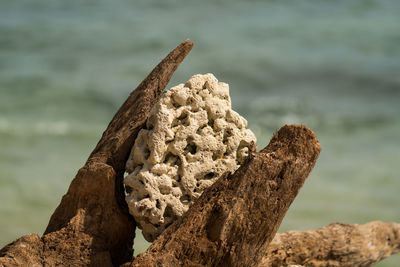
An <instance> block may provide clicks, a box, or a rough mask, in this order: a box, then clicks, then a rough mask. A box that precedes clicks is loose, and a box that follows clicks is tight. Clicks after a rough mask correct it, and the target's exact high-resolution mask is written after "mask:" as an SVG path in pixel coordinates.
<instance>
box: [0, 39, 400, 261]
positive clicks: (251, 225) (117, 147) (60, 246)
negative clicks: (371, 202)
mask: <svg viewBox="0 0 400 267" xmlns="http://www.w3.org/2000/svg"><path fill="white" fill-rule="evenodd" d="M192 46H193V44H192V43H190V42H188V41H185V42H183V43H182V44H180V45H179V46H178V47H177V48H176V49H174V50H173V51H172V52H171V53H170V54H169V55H168V56H167V57H166V58H165V59H164V60H163V61H162V62H161V63H160V64H159V65H158V66H157V67H156V68H155V69H154V70H153V71H152V72H151V73H150V74H149V76H148V77H147V78H146V79H145V80H144V81H143V82H142V83H141V84H140V85H139V86H138V87H137V89H136V90H135V91H134V92H133V93H132V94H131V95H130V96H129V98H128V99H127V100H126V101H125V103H124V104H123V105H122V106H121V108H120V109H119V111H118V112H117V113H116V115H115V116H114V118H113V119H112V121H111V123H110V124H109V126H108V128H107V130H106V131H105V132H104V134H103V136H102V138H101V140H100V141H99V143H98V144H97V146H96V148H95V149H94V151H93V152H92V153H91V155H90V157H89V159H88V160H87V162H86V164H85V166H84V167H82V168H81V169H80V170H79V171H78V173H77V175H76V177H75V179H74V180H73V181H72V183H71V185H70V188H69V189H68V192H67V194H66V195H65V196H64V197H63V199H62V201H61V203H60V205H59V206H58V207H57V209H56V210H55V212H54V214H53V215H52V217H51V219H50V222H49V224H48V226H47V229H46V231H45V233H44V235H43V236H42V237H39V236H38V235H36V234H30V235H26V236H23V237H21V238H19V239H17V240H16V241H15V242H13V243H11V244H9V245H7V246H6V247H4V248H3V249H1V250H0V266H42V265H46V266H56V265H68V266H88V265H90V266H112V265H114V266H118V265H120V264H123V263H124V264H123V265H124V266H160V265H161V266H180V265H185V266H257V265H259V264H260V263H261V264H263V266H280V265H284V266H285V265H288V264H304V265H305V266H353V265H358V264H359V266H368V264H372V263H373V262H376V261H378V260H380V259H382V258H383V257H386V256H388V255H389V254H390V253H395V252H398V251H399V248H400V246H399V232H398V225H389V224H377V223H375V224H371V225H366V226H345V225H340V224H334V225H331V226H328V227H326V228H322V229H318V230H315V231H308V232H289V233H286V234H279V235H276V236H275V233H276V231H277V229H278V227H279V225H280V223H281V221H282V219H283V217H284V216H285V213H286V211H287V210H288V208H289V206H290V204H291V203H292V201H293V200H294V198H295V197H296V195H297V193H298V192H299V190H300V188H301V186H302V185H303V183H304V181H305V179H306V178H307V176H308V174H309V173H310V171H311V169H312V168H313V166H314V164H315V162H316V160H317V157H318V155H319V152H320V146H319V143H318V140H317V139H316V137H315V134H314V133H313V132H312V131H311V130H309V129H308V128H307V127H305V126H299V125H297V126H296V125H292V126H284V127H282V128H281V129H280V130H279V131H278V132H277V133H276V134H275V135H274V137H273V138H272V140H271V142H270V144H269V145H268V146H267V147H266V148H265V149H263V150H262V151H260V152H258V153H257V152H255V146H254V144H253V145H252V146H251V147H250V150H251V153H250V156H249V159H248V160H247V162H246V163H245V164H243V165H242V166H241V167H240V168H239V169H238V170H237V171H236V172H235V173H234V174H231V175H229V174H225V175H222V176H221V177H220V178H219V179H218V180H217V182H216V183H215V184H214V185H212V186H211V187H210V188H208V189H207V190H206V191H205V192H204V193H203V194H202V196H201V197H200V198H199V199H198V200H197V201H195V203H194V204H193V205H192V207H191V208H190V209H189V210H188V212H186V213H185V214H184V215H183V217H182V218H180V219H179V220H177V221H176V222H175V223H173V224H172V225H171V226H170V227H169V228H167V229H166V230H165V231H164V233H163V234H162V235H161V236H160V237H159V238H158V239H157V240H156V241H155V242H154V243H153V244H152V245H151V246H150V248H149V249H148V250H147V251H146V252H145V253H143V254H141V255H140V256H138V257H137V258H136V259H134V260H132V254H133V249H132V246H133V239H134V232H135V228H136V225H135V222H134V220H133V218H132V217H131V216H130V215H129V214H128V209H127V205H126V203H125V201H124V191H123V185H122V178H123V174H124V171H125V162H126V159H127V157H128V154H129V151H130V149H131V147H132V145H133V142H134V140H135V138H136V136H137V134H138V132H139V130H140V129H141V128H142V127H143V125H144V123H145V121H146V119H147V117H148V113H149V111H150V109H151V108H152V106H153V105H154V103H156V102H157V100H158V99H159V96H160V94H161V92H162V90H163V89H164V87H165V86H166V84H167V83H168V81H169V79H170V78H171V76H172V74H173V72H174V71H175V69H176V68H177V67H178V65H179V64H180V63H181V61H182V60H183V59H184V57H185V56H186V55H187V54H188V53H189V51H190V50H191V48H192ZM391 227H394V228H393V229H395V228H396V229H397V230H396V231H394V230H393V229H392V228H391ZM392 230H393V231H392ZM274 236H275V239H274V240H273V238H274ZM349 237H351V238H352V239H351V240H350V239H349ZM388 237H389V238H390V240H389V239H388ZM353 238H354V240H353ZM385 238H386V239H385ZM370 239H372V240H374V242H375V243H374V244H375V246H376V247H375V248H374V249H371V247H370V246H369V245H370V244H369V243H367V240H370ZM272 240H273V241H272ZM385 240H386V243H385ZM271 241H272V242H271ZM345 241H346V242H345ZM388 244H389V245H388ZM338 246H340V247H338ZM389 247H390V248H389ZM367 248H368V249H370V250H368V251H367ZM318 249H320V250H318ZM368 253H371V255H368ZM265 255H267V256H265ZM357 260H358V261H357ZM347 262H351V263H349V264H347ZM364 262H365V265H363V264H364ZM312 264H314V265H312ZM335 264H336V265H335ZM337 264H339V265H337ZM346 264H347V265H346Z"/></svg>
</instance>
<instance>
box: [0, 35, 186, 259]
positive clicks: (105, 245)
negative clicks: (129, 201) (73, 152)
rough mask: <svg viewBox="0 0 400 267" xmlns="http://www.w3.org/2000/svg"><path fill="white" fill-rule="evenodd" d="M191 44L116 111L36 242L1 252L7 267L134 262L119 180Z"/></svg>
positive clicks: (23, 241) (25, 240)
mask: <svg viewBox="0 0 400 267" xmlns="http://www.w3.org/2000/svg"><path fill="white" fill-rule="evenodd" d="M192 47H193V43H191V42H189V41H185V42H183V43H182V44H180V45H179V46H178V47H177V48H175V49H174V50H173V51H172V52H171V53H170V54H169V55H168V56H167V57H166V58H165V59H164V60H163V61H161V63H160V64H159V65H158V66H156V67H155V69H154V70H153V71H152V72H151V73H150V74H149V76H148V77H147V78H146V79H145V80H144V81H143V82H142V83H141V84H140V85H139V86H138V87H137V88H136V90H135V91H133V93H131V95H130V96H129V97H128V99H127V100H126V101H125V103H124V104H123V105H122V106H121V108H120V109H119V110H118V112H117V113H116V115H115V116H114V118H113V119H112V121H111V123H110V124H109V126H108V128H107V129H106V131H105V132H104V134H103V136H102V138H101V139H100V141H99V143H98V144H97V146H96V148H95V149H94V151H93V152H92V154H91V155H90V157H89V159H88V160H87V162H86V164H85V166H84V167H82V168H81V169H80V170H79V172H78V173H77V175H76V177H75V179H74V180H73V181H72V183H71V185H70V187H69V189H68V192H67V194H66V195H65V196H64V197H63V198H62V200H61V203H60V205H59V206H58V207H57V209H56V210H55V212H54V214H53V215H52V216H51V219H50V222H49V225H48V226H47V229H46V231H45V233H44V236H43V237H42V238H40V237H39V236H38V235H36V234H31V235H27V236H23V237H21V238H20V239H18V240H16V241H15V242H14V243H11V244H9V245H7V246H6V247H4V248H3V249H2V250H1V251H0V265H2V264H4V265H5V266H21V265H22V266H42V265H48V266H54V265H68V266H82V265H83V266H84V265H94V266H112V265H113V264H114V265H119V264H120V263H122V262H126V261H128V260H130V259H131V258H132V254H133V250H132V246H133V238H134V237H135V227H136V225H135V222H134V220H133V218H132V217H131V216H130V215H129V213H128V208H127V205H126V203H125V201H124V193H123V185H122V178H123V173H124V171H125V162H126V160H127V158H128V154H129V152H130V148H131V147H132V146H133V142H134V140H135V138H136V136H137V134H138V132H139V130H140V129H141V128H142V126H143V125H144V123H145V121H146V120H147V117H148V114H149V111H150V109H151V108H152V106H153V105H154V103H156V102H157V101H158V99H159V96H160V94H161V92H162V91H163V89H164V88H165V86H166V85H167V83H168V81H169V80H170V78H171V77H172V74H173V73H174V71H175V70H176V68H177V67H178V66H179V64H180V63H181V62H182V60H183V59H184V58H185V56H186V55H187V54H188V53H189V51H190V50H191V48H192Z"/></svg>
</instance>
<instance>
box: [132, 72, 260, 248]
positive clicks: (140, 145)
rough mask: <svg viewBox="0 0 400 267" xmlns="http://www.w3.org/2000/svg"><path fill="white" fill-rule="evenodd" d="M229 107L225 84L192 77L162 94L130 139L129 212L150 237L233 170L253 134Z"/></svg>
mask: <svg viewBox="0 0 400 267" xmlns="http://www.w3.org/2000/svg"><path fill="white" fill-rule="evenodd" d="M246 127H247V121H246V120H245V119H244V118H243V117H241V116H240V115H239V114H238V113H236V112H235V111H233V110H232V109H231V100H230V97H229V86H228V85H227V84H225V83H221V82H218V80H217V79H216V78H215V77H214V75H212V74H205V75H194V76H193V77H191V78H190V80H189V81H188V82H187V83H186V84H180V85H178V86H175V87H173V88H171V89H170V90H169V91H167V92H165V93H164V94H163V95H162V96H161V99H160V101H159V102H158V103H157V104H156V105H155V106H154V107H153V109H152V110H151V112H150V116H149V118H148V120H147V123H146V128H144V129H142V130H141V131H140V132H139V134H138V137H137V138H136V140H135V144H134V146H133V148H132V151H131V155H130V157H129V160H128V162H127V164H126V169H127V172H128V174H129V175H128V176H127V177H126V178H125V180H124V183H125V186H126V189H127V193H128V195H127V197H126V201H127V203H128V206H129V211H130V213H131V214H132V215H133V216H134V218H135V220H136V222H137V223H138V224H139V226H140V228H141V229H142V230H143V235H144V237H145V238H146V239H147V240H148V241H153V240H154V239H155V238H157V236H158V235H159V234H160V233H161V232H162V231H163V230H164V229H165V228H166V227H167V226H169V225H170V224H171V223H172V222H173V221H174V220H176V219H177V218H178V217H180V216H182V214H183V213H184V212H185V211H186V210H187V209H188V208H189V206H190V204H191V203H192V201H193V200H194V199H196V198H198V197H199V196H200V195H201V193H202V192H203V191H204V189H205V188H207V187H209V186H210V185H212V184H213V183H214V182H215V181H216V179H217V178H218V177H219V176H220V175H221V174H223V173H224V172H227V171H229V172H234V171H235V170H236V169H237V168H239V166H240V164H241V163H243V162H244V160H245V159H246V158H247V155H248V146H249V144H250V143H251V142H252V141H255V140H256V138H255V136H254V134H253V133H252V132H251V131H250V130H249V129H246Z"/></svg>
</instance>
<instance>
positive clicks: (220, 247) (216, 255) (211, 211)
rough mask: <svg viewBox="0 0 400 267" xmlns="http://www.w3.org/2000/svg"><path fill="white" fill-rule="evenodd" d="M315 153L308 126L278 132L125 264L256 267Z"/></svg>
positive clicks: (316, 152)
mask: <svg viewBox="0 0 400 267" xmlns="http://www.w3.org/2000/svg"><path fill="white" fill-rule="evenodd" d="M319 152H320V145H319V143H318V140H317V139H316V137H315V134H314V133H313V132H312V131H311V130H309V129H308V128H307V127H305V126H284V127H282V128H281V129H280V130H279V131H278V132H277V133H276V134H275V135H274V137H273V138H272V139H271V142H270V144H269V145H268V146H267V147H266V148H265V149H263V150H262V151H261V152H259V153H255V152H252V154H251V155H250V158H249V159H248V161H247V162H246V163H245V164H243V165H242V166H241V167H240V168H239V169H238V170H237V171H236V172H235V173H234V174H233V175H228V174H226V175H223V176H221V177H220V178H219V179H218V180H217V182H216V183H214V184H213V185H212V186H211V187H210V188H208V189H207V190H206V191H204V192H203V194H202V195H201V197H200V198H199V199H198V200H197V201H196V202H195V203H194V204H193V205H192V206H191V207H190V208H189V210H188V211H187V212H186V213H185V214H184V215H183V217H182V218H181V219H180V220H178V221H176V222H175V223H173V224H172V225H171V226H170V227H169V228H167V229H166V230H165V231H164V232H163V233H162V234H161V236H159V237H158V238H157V239H156V241H154V243H153V244H152V245H151V246H150V248H149V249H148V250H147V251H146V252H145V253H143V254H141V255H140V256H139V257H137V258H136V259H135V260H134V261H133V262H132V263H131V264H130V265H131V266H161V265H162V266H255V265H257V264H258V263H259V262H260V260H261V257H262V255H265V254H266V252H267V248H268V244H269V242H270V241H271V240H272V238H273V237H274V235H275V233H276V231H277V230H278V227H279V225H280V224H281V221H282V219H283V217H284V216H285V214H286V211H287V210H288V208H289V206H290V204H291V203H292V201H293V200H294V198H295V197H296V195H297V193H298V192H299V190H300V187H301V186H302V185H303V183H304V181H305V179H306V178H307V176H308V174H309V173H310V171H311V169H312V168H313V166H314V164H315V162H316V160H317V157H318V155H319ZM128 265H129V264H127V265H126V266H128Z"/></svg>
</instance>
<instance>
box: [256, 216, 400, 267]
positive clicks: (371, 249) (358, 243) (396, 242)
mask: <svg viewBox="0 0 400 267" xmlns="http://www.w3.org/2000/svg"><path fill="white" fill-rule="evenodd" d="M399 252H400V224H396V223H384V222H379V221H378V222H370V223H367V224H364V225H357V224H341V223H333V224H330V225H328V226H326V227H323V228H320V229H317V230H312V231H290V232H287V233H284V234H277V235H276V236H275V238H274V239H273V241H272V242H271V243H270V245H269V247H268V252H267V256H266V257H264V259H263V260H262V263H261V266H263V267H278V266H279V267H280V266H289V265H295V264H298V265H304V266H312V267H328V266H331V267H353V266H371V265H373V264H375V263H377V262H379V261H381V260H383V259H384V258H386V257H388V256H390V255H392V254H395V253H399Z"/></svg>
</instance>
